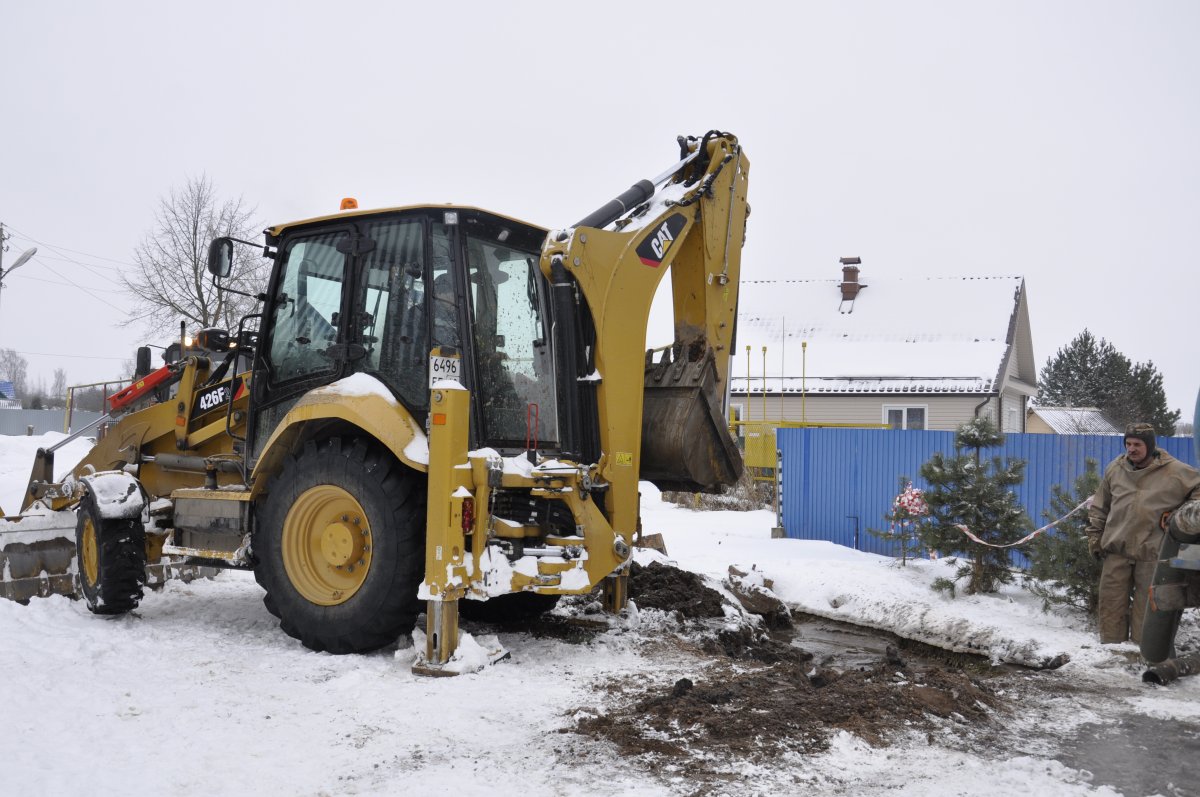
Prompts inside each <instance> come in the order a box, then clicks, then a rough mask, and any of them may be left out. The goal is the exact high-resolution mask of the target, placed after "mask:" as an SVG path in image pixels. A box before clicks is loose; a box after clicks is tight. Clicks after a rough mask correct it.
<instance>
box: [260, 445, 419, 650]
mask: <svg viewBox="0 0 1200 797" xmlns="http://www.w3.org/2000/svg"><path fill="white" fill-rule="evenodd" d="M424 521H425V491H424V488H423V482H422V480H421V479H420V478H419V477H418V476H417V475H416V474H414V473H410V472H408V471H407V470H406V469H405V468H404V466H402V465H401V464H400V463H399V462H397V461H396V459H395V458H394V457H392V456H391V454H390V453H388V452H387V451H385V450H384V449H382V448H380V447H378V446H376V445H370V444H368V443H367V442H366V441H364V440H360V439H349V438H346V439H343V438H339V437H334V438H328V439H325V440H320V441H310V442H309V443H307V444H306V445H305V446H304V447H303V448H302V449H301V451H300V452H299V453H298V454H296V455H295V456H293V457H291V458H290V459H289V460H288V461H287V463H286V464H285V465H284V467H283V468H282V469H281V470H280V472H279V474H278V475H277V476H276V477H275V478H274V479H273V480H272V482H271V485H270V487H269V492H268V494H267V496H266V497H265V499H264V501H263V503H262V508H261V511H260V513H259V516H258V518H257V523H256V524H255V530H254V552H255V557H256V559H257V564H256V566H255V576H256V578H257V579H258V581H259V583H260V584H261V585H262V586H263V588H264V589H265V590H266V591H267V594H266V596H265V597H264V598H263V603H264V604H265V606H266V607H267V610H268V611H270V612H271V613H272V614H274V615H276V616H277V617H279V619H280V627H281V628H282V629H283V630H284V632H285V633H287V634H288V635H290V636H293V637H295V638H296V639H299V640H300V641H301V642H302V643H304V645H305V647H308V648H311V649H313V650H319V651H328V652H329V653H338V654H342V653H365V652H367V651H371V650H376V649H378V648H381V647H384V646H385V645H388V644H391V643H392V642H394V641H395V640H396V638H397V637H399V636H400V635H401V634H403V633H407V632H408V631H411V630H412V627H413V623H414V621H415V620H416V617H417V614H418V612H419V611H420V609H421V604H420V601H418V600H417V589H418V587H419V586H420V583H421V574H422V572H423V570H424V564H425V561H424V548H423V540H424V531H425V527H424Z"/></svg>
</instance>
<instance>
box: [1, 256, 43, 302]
mask: <svg viewBox="0 0 1200 797" xmlns="http://www.w3.org/2000/svg"><path fill="white" fill-rule="evenodd" d="M36 254H37V247H36V246H35V247H33V248H32V249H27V250H26V251H25V252H23V253H22V254H21V256H20V257H18V258H17V262H16V263H13V264H12V265H11V266H9V267H8V268H4V267H3V262H4V247H3V245H0V301H2V300H3V299H4V278H5V277H7V276H8V275H9V274H11V273H13V272H14V271H16V270H17V269H19V268H20V267H21V266H23V265H25V264H26V263H28V262H29V258H31V257H33V256H34V255H36ZM0 318H3V316H0Z"/></svg>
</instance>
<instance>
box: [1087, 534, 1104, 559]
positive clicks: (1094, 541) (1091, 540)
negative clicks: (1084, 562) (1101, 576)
mask: <svg viewBox="0 0 1200 797" xmlns="http://www.w3.org/2000/svg"><path fill="white" fill-rule="evenodd" d="M1088 550H1089V551H1090V552H1091V554H1092V558H1093V559H1095V560H1096V561H1097V562H1099V561H1100V560H1101V559H1103V558H1104V549H1103V548H1101V547H1100V538H1099V537H1088Z"/></svg>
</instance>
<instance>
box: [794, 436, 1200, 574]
mask: <svg viewBox="0 0 1200 797" xmlns="http://www.w3.org/2000/svg"><path fill="white" fill-rule="evenodd" d="M1158 445H1159V447H1160V448H1162V449H1164V450H1166V451H1168V452H1170V454H1171V455H1172V456H1174V457H1176V458H1178V459H1181V460H1183V461H1184V462H1187V463H1189V464H1191V465H1195V464H1196V452H1195V449H1194V446H1193V444H1192V440H1191V439H1190V438H1185V437H1170V438H1162V437H1160V438H1159V440H1158ZM778 446H779V452H780V474H779V482H780V498H781V501H780V504H781V510H780V515H781V518H780V519H781V521H782V525H783V528H784V531H785V533H786V534H787V536H789V537H793V538H796V539H802V540H827V541H829V542H834V543H837V544H838V545H845V546H847V547H850V548H856V549H858V550H860V551H869V552H871V553H878V554H883V555H885V556H898V555H899V550H898V547H897V546H896V544H895V543H894V542H893V541H890V540H886V539H880V538H879V537H876V536H875V535H873V534H870V533H869V532H868V531H867V529H868V528H874V529H880V530H882V529H886V528H887V527H888V523H887V520H885V519H884V516H885V515H887V514H888V513H889V512H890V511H891V504H892V499H894V498H895V497H896V493H897V491H898V480H899V478H900V477H901V476H907V477H909V478H910V479H911V480H912V482H913V484H914V485H916V486H917V487H920V488H922V489H924V488H925V487H927V486H928V485H927V484H926V483H925V482H924V481H923V480H922V479H921V478H920V475H919V474H920V470H921V465H922V464H923V463H925V462H927V461H928V460H929V458H930V457H931V456H932V455H933V454H934V452H937V451H941V452H943V453H944V454H946V455H947V456H953V454H954V433H953V432H925V431H902V430H888V429H811V428H805V429H781V430H779V436H778ZM1124 450H1125V449H1124V442H1123V439H1122V438H1121V437H1119V436H1115V435H1052V434H1009V435H1005V439H1004V445H1003V446H1001V447H999V448H995V449H986V450H984V452H983V456H984V457H987V458H989V459H990V458H991V457H993V456H1000V457H1001V458H1009V459H1023V460H1025V463H1026V465H1025V480H1024V482H1023V483H1022V484H1021V485H1020V486H1018V487H1017V488H1016V489H1015V490H1014V492H1015V493H1016V494H1017V498H1018V500H1019V501H1020V502H1021V504H1022V506H1024V507H1025V511H1026V513H1027V514H1028V515H1029V518H1030V519H1031V520H1032V521H1033V522H1034V525H1035V526H1041V525H1042V524H1043V523H1045V522H1046V520H1045V516H1044V514H1043V513H1044V512H1045V511H1046V510H1047V509H1049V507H1050V498H1051V488H1052V487H1053V486H1054V485H1056V484H1059V485H1062V486H1063V487H1064V488H1065V489H1068V490H1069V489H1071V488H1072V486H1073V485H1074V483H1075V479H1076V478H1077V477H1078V476H1079V475H1080V474H1082V473H1083V471H1084V463H1085V461H1086V460H1087V459H1089V458H1090V459H1094V460H1096V462H1097V465H1098V466H1099V468H1100V470H1101V472H1103V469H1104V466H1105V465H1107V464H1108V463H1109V462H1110V461H1112V459H1113V458H1114V457H1117V456H1119V455H1120V454H1122V453H1124ZM1014 563H1015V564H1018V565H1023V564H1024V557H1023V556H1022V555H1021V554H1020V553H1017V555H1016V556H1015V557H1014Z"/></svg>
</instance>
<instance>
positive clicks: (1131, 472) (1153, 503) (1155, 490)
mask: <svg viewBox="0 0 1200 797" xmlns="http://www.w3.org/2000/svg"><path fill="white" fill-rule="evenodd" d="M1195 499H1200V471H1197V470H1196V469H1195V468H1193V467H1191V466H1190V465H1187V464H1185V463H1183V462H1180V461H1179V460H1177V459H1175V458H1174V457H1172V456H1171V455H1170V454H1168V453H1167V452H1166V451H1159V450H1158V447H1157V445H1155V439H1154V427H1153V426H1151V425H1150V424H1148V423H1135V424H1130V425H1129V426H1127V427H1126V428H1125V453H1124V454H1123V455H1122V456H1119V457H1117V458H1116V459H1114V460H1113V461H1112V462H1110V463H1109V465H1108V467H1107V468H1105V470H1104V479H1103V480H1102V481H1101V482H1100V489H1099V490H1097V491H1096V495H1095V496H1094V497H1093V499H1092V506H1091V509H1089V510H1088V529H1087V535H1088V548H1089V550H1091V552H1092V555H1093V556H1095V557H1096V558H1098V559H1103V560H1104V564H1103V565H1102V566H1101V570H1100V608H1099V615H1100V616H1099V622H1100V641H1101V642H1102V643H1113V642H1124V641H1126V640H1127V639H1132V640H1133V641H1134V642H1141V640H1142V618H1143V617H1144V615H1145V613H1146V601H1147V598H1148V596H1149V589H1150V583H1151V581H1152V579H1153V577H1154V567H1155V564H1156V563H1157V560H1158V550H1159V547H1160V546H1161V545H1162V541H1163V535H1164V533H1165V532H1164V531H1163V528H1164V526H1163V519H1164V517H1165V516H1166V515H1168V514H1169V513H1171V512H1173V511H1175V509H1177V508H1178V507H1179V505H1180V504H1182V503H1184V502H1185V501H1188V500H1195ZM1131 592H1132V609H1133V612H1132V615H1131V614H1130V595H1131Z"/></svg>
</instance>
